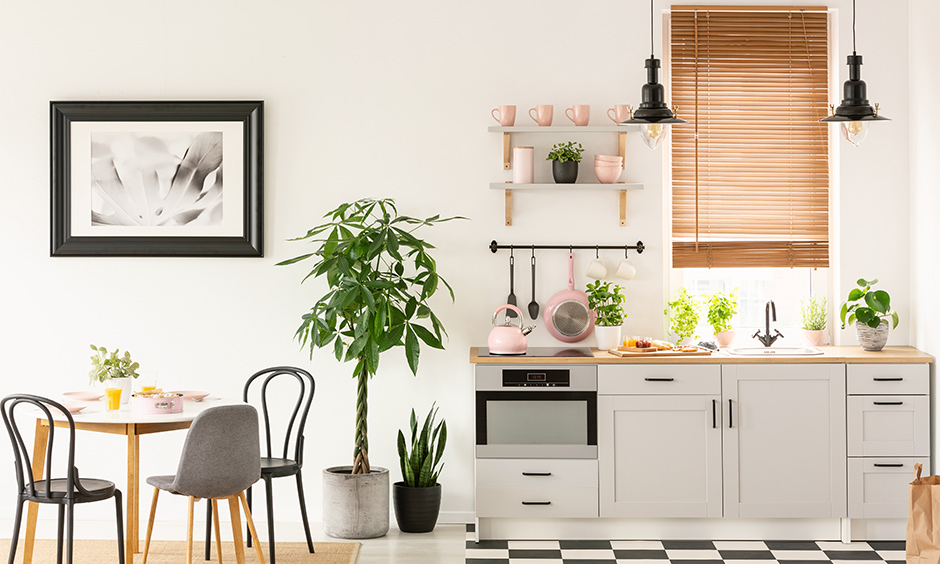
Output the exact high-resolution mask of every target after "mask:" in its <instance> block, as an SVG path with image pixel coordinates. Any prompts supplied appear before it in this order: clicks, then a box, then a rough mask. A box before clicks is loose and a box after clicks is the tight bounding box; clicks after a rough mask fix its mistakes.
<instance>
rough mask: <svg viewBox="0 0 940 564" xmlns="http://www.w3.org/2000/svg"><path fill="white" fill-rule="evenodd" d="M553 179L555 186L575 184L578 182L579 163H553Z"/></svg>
mask: <svg viewBox="0 0 940 564" xmlns="http://www.w3.org/2000/svg"><path fill="white" fill-rule="evenodd" d="M552 177H554V178H555V184H574V183H575V181H577V180H578V163H577V161H566V162H561V161H552Z"/></svg>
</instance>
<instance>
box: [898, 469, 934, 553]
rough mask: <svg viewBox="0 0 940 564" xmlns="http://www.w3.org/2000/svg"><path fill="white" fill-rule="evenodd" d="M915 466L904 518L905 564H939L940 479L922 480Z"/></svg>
mask: <svg viewBox="0 0 940 564" xmlns="http://www.w3.org/2000/svg"><path fill="white" fill-rule="evenodd" d="M922 469H923V466H922V465H921V463H919V462H918V463H916V464H914V475H915V477H914V481H913V482H911V486H910V493H909V496H908V499H909V503H910V505H909V510H908V515H907V543H906V546H905V553H906V559H907V564H940V476H927V477H926V478H921V477H920V473H921V470H922Z"/></svg>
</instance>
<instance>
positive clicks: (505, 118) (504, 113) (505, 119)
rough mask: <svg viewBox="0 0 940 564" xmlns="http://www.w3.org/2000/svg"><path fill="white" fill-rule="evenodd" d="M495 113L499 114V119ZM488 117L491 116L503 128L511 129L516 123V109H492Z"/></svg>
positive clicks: (513, 107) (506, 107)
mask: <svg viewBox="0 0 940 564" xmlns="http://www.w3.org/2000/svg"><path fill="white" fill-rule="evenodd" d="M496 112H499V117H497V116H496ZM490 115H492V116H493V119H495V120H496V121H498V122H499V124H500V125H501V126H503V127H512V125H513V124H514V123H516V107H515V106H500V107H498V108H493V111H491V112H490Z"/></svg>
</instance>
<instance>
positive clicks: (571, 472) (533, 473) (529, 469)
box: [476, 458, 597, 488]
mask: <svg viewBox="0 0 940 564" xmlns="http://www.w3.org/2000/svg"><path fill="white" fill-rule="evenodd" d="M476 484H477V488H549V487H551V488H596V487H597V460H577V459H539V458H525V459H505V458H504V459H492V458H481V459H478V460H477V475H476Z"/></svg>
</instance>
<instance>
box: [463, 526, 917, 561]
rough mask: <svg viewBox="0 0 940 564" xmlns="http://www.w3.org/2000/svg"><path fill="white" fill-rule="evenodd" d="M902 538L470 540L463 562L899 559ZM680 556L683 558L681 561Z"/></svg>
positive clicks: (469, 528) (469, 534)
mask: <svg viewBox="0 0 940 564" xmlns="http://www.w3.org/2000/svg"><path fill="white" fill-rule="evenodd" d="M904 560H905V559H904V541H869V542H853V543H851V544H842V543H841V542H838V541H771V540H768V541H708V540H662V541H658V540H650V541H618V540H610V541H606V540H605V541H597V540H590V541H579V540H552V541H545V540H540V541H514V540H511V541H505V540H489V541H480V542H479V543H475V542H473V525H468V526H467V560H466V564H676V563H682V564H723V563H727V564H774V563H776V562H779V563H780V564H830V563H833V564H880V563H882V562H884V563H887V564H904ZM684 561H686V562H684Z"/></svg>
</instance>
